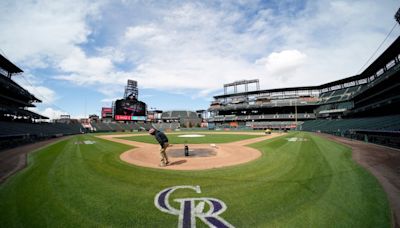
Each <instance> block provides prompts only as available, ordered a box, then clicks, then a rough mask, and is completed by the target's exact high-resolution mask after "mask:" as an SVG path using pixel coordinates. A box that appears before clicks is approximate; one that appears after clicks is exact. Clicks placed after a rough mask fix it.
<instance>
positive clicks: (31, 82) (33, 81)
mask: <svg viewBox="0 0 400 228" xmlns="http://www.w3.org/2000/svg"><path fill="white" fill-rule="evenodd" d="M13 80H15V82H17V83H18V84H19V85H20V86H22V88H24V89H26V90H28V92H29V93H31V94H33V95H34V96H35V97H36V98H38V99H40V100H41V101H42V103H41V104H43V105H50V104H53V103H54V102H55V101H57V100H58V98H59V97H58V96H57V94H56V92H55V91H54V90H52V89H51V88H49V87H47V86H44V85H43V81H42V80H41V79H38V77H36V76H35V75H33V74H31V73H29V72H27V73H24V74H23V75H18V76H16V77H13Z"/></svg>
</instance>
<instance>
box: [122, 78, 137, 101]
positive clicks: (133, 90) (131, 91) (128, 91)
mask: <svg viewBox="0 0 400 228" xmlns="http://www.w3.org/2000/svg"><path fill="white" fill-rule="evenodd" d="M132 95H133V96H134V97H135V98H136V99H139V90H138V88H137V81H134V80H130V79H128V84H127V85H126V86H125V93H124V99H127V98H128V96H132Z"/></svg>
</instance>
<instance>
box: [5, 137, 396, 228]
mask: <svg viewBox="0 0 400 228" xmlns="http://www.w3.org/2000/svg"><path fill="white" fill-rule="evenodd" d="M290 137H301V138H305V139H307V140H308V141H302V142H289V141H288V140H287V138H290ZM83 140H93V141H96V142H97V143H96V144H92V145H85V144H75V142H77V141H83ZM252 147H254V148H257V149H259V150H260V151H261V152H262V154H263V155H262V157H261V158H260V159H257V160H255V161H252V162H249V163H246V164H242V165H239V166H234V167H229V168H222V169H215V170H207V171H168V170H162V169H150V168H142V167H136V166H133V165H129V164H127V163H124V162H122V161H121V160H120V159H119V155H120V154H121V153H122V152H123V151H126V150H127V149H129V148H130V147H128V146H126V145H121V144H118V143H113V142H109V141H105V140H101V139H98V138H94V137H93V136H91V135H79V136H75V137H73V138H71V139H68V140H65V141H62V142H59V143H56V144H54V145H51V146H49V147H47V148H45V149H41V150H40V151H37V152H35V153H33V154H32V155H31V156H30V157H29V167H28V168H26V169H24V170H23V171H21V172H19V173H18V174H17V175H15V176H14V177H12V178H11V179H9V180H8V181H7V182H6V183H4V184H2V185H1V186H0V203H1V207H0V227H110V226H112V227H177V222H178V217H177V216H174V215H170V214H166V213H163V212H161V211H159V210H158V209H157V208H156V207H155V206H154V202H153V201H154V197H155V195H156V194H157V193H158V192H159V191H161V190H162V189H164V188H167V187H170V186H177V185H199V186H201V190H202V193H201V194H195V193H194V192H193V191H190V190H180V191H177V192H176V193H173V195H172V197H173V198H180V197H199V196H202V197H213V198H217V199H220V200H222V201H223V202H225V204H226V205H227V207H228V208H227V210H226V211H225V212H224V213H223V214H221V217H223V218H224V219H225V220H226V221H228V222H229V223H231V224H233V225H234V226H236V227H390V225H391V223H390V222H391V221H390V213H389V206H388V202H387V198H386V195H385V193H384V192H383V190H382V188H381V187H380V185H379V184H378V182H377V180H376V179H375V178H374V177H373V176H372V175H371V174H369V173H368V172H367V171H365V170H364V169H363V168H361V167H360V166H358V165H357V164H355V163H354V162H353V161H352V159H351V151H350V149H349V148H347V147H345V146H342V145H339V144H337V143H334V142H330V141H327V140H325V139H322V138H319V137H317V136H314V135H311V134H308V133H293V134H289V135H286V136H283V137H279V138H274V139H271V140H267V141H263V142H260V143H257V144H254V145H252ZM173 205H174V206H176V205H177V204H176V203H175V204H173ZM197 226H198V227H204V225H203V223H202V222H201V221H200V220H197Z"/></svg>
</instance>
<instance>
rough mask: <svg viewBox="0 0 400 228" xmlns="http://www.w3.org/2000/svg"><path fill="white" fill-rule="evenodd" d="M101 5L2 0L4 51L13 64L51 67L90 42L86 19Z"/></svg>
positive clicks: (0, 21) (76, 1) (74, 1)
mask: <svg viewBox="0 0 400 228" xmlns="http://www.w3.org/2000/svg"><path fill="white" fill-rule="evenodd" d="M98 6H99V3H91V2H90V1H80V0H72V1H70V0H61V1H51V0H47V1H46V0H45V1H30V0H25V1H11V0H6V1H1V3H0V8H1V9H8V10H7V13H2V14H0V28H1V31H2V35H1V36H0V43H1V44H2V50H3V51H4V52H5V53H6V54H7V56H9V57H10V58H11V59H12V60H13V61H16V62H24V65H25V66H29V67H39V68H40V67H48V66H51V64H52V63H54V62H56V61H57V60H58V59H60V58H62V57H63V56H64V55H66V54H67V53H69V52H70V51H71V49H73V48H74V47H75V45H77V44H82V43H84V42H87V37H88V35H89V34H90V33H91V30H90V29H89V27H88V26H87V23H86V19H87V17H88V16H89V15H92V16H94V15H96V14H97V12H98V11H97V9H98Z"/></svg>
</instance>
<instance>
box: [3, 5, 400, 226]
mask: <svg viewBox="0 0 400 228" xmlns="http://www.w3.org/2000/svg"><path fill="white" fill-rule="evenodd" d="M399 17H400V11H398V12H397V14H396V16H395V18H396V20H397V21H399ZM399 23H400V22H399ZM338 67H339V66H338ZM0 69H1V70H0V87H1V89H0V205H1V207H0V227H7V228H9V227H185V228H186V227H218V228H220V227H221V228H222V227H400V108H399V107H400V37H397V38H396V39H395V40H394V41H393V42H392V43H391V44H390V45H388V47H387V48H386V49H385V50H384V51H382V53H381V54H380V55H379V56H378V57H376V58H374V60H373V61H372V62H371V63H370V64H368V65H367V66H366V67H365V69H364V70H363V71H362V72H360V73H358V74H356V75H347V76H346V77H344V78H342V79H339V80H335V81H326V82H324V83H323V84H316V85H313V84H311V85H308V86H298V87H285V88H272V89H263V88H260V87H261V86H260V80H262V79H259V78H247V79H244V80H238V81H225V82H224V83H223V84H222V85H220V86H221V88H222V90H220V91H222V92H221V93H219V94H214V95H213V97H212V101H211V102H210V103H209V106H207V107H204V108H203V109H201V110H185V109H170V110H161V109H154V108H150V107H153V105H152V104H150V103H148V102H147V103H146V102H145V101H143V100H141V99H140V96H139V90H140V87H139V85H140V83H141V81H140V80H136V79H135V80H133V79H129V80H127V84H126V86H125V88H124V90H123V89H121V95H122V96H121V97H120V98H115V99H114V100H113V101H112V102H110V104H109V105H108V106H104V107H99V109H101V114H100V116H99V115H96V114H92V115H88V116H85V118H79V119H78V118H73V117H71V116H70V115H67V114H63V115H61V116H59V118H56V119H52V120H50V119H49V117H47V116H45V115H43V114H40V113H37V112H35V111H34V110H33V109H32V108H33V107H35V106H37V105H38V104H40V103H41V102H42V100H41V99H40V98H38V96H36V95H34V93H33V92H32V91H28V90H29V89H27V88H24V86H22V85H20V83H18V80H16V78H18V77H21V75H23V74H25V73H24V70H23V69H21V68H20V67H19V66H18V65H17V64H16V63H15V62H14V61H13V60H12V59H9V58H7V57H6V56H5V55H0ZM354 70H356V69H354ZM160 146H161V148H160Z"/></svg>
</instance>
